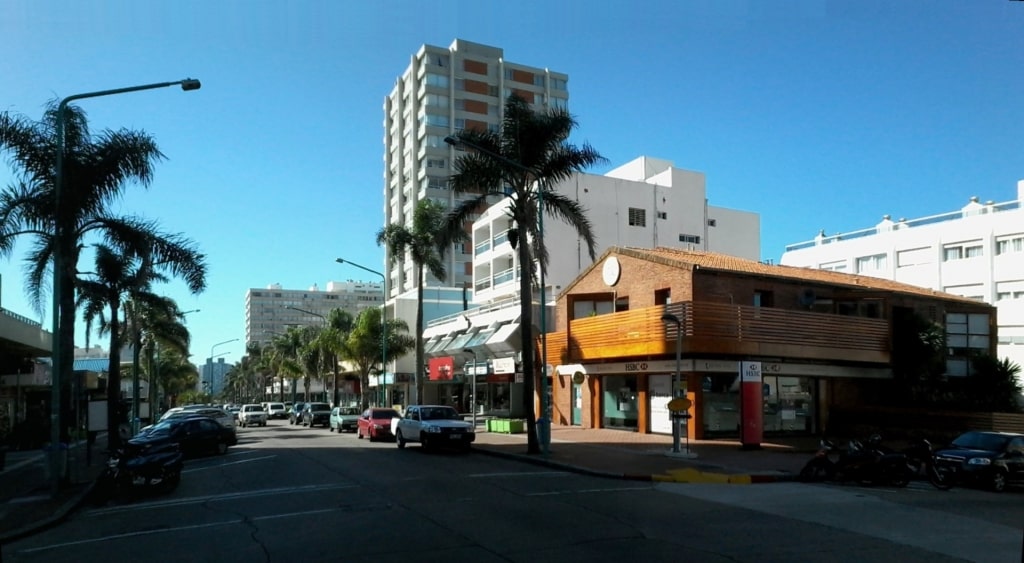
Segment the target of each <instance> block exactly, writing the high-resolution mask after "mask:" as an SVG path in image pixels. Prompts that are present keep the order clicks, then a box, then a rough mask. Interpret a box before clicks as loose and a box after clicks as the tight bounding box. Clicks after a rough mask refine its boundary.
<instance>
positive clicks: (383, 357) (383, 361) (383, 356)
mask: <svg viewBox="0 0 1024 563" xmlns="http://www.w3.org/2000/svg"><path fill="white" fill-rule="evenodd" d="M334 261H335V262H337V263H339V264H348V265H349V266H355V267H356V268H359V269H360V270H364V271H367V272H370V273H371V274H376V275H378V276H380V279H381V280H382V282H383V285H384V287H383V290H384V301H383V302H382V303H381V305H380V376H381V381H380V382H378V383H379V384H380V386H381V389H382V390H383V397H381V398H380V399H379V400H380V406H384V402H385V401H386V400H387V387H386V382H387V380H388V374H387V371H388V370H387V364H388V323H387V315H386V314H385V313H386V312H387V310H388V309H387V302H388V278H387V276H385V275H384V274H382V273H381V272H378V271H377V270H371V269H370V268H367V267H366V266H360V265H359V264H356V263H355V262H353V261H351V260H345V259H344V258H335V259H334ZM420 369H421V368H419V367H414V368H413V370H412V373H413V376H412V384H413V386H415V385H416V382H417V381H418V380H419V377H420V374H419V373H418V372H419V370H420ZM362 392H363V393H365V392H366V390H365V389H364V390H362ZM417 399H419V397H417Z"/></svg>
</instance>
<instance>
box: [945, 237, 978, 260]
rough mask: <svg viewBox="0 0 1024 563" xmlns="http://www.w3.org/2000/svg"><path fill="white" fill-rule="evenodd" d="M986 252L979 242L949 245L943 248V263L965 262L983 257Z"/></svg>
mask: <svg viewBox="0 0 1024 563" xmlns="http://www.w3.org/2000/svg"><path fill="white" fill-rule="evenodd" d="M983 254H984V251H983V250H982V246H981V244H978V242H977V241H972V242H967V243H957V244H947V245H945V246H943V247H942V261H943V262H951V261H953V260H964V259H967V258H977V257H979V256H982V255H983Z"/></svg>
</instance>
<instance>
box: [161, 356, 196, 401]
mask: <svg viewBox="0 0 1024 563" xmlns="http://www.w3.org/2000/svg"><path fill="white" fill-rule="evenodd" d="M154 361H155V363H156V366H157V367H156V370H155V374H156V379H157V380H158V381H159V383H160V387H161V388H163V390H164V398H165V400H166V401H167V406H168V408H170V407H174V406H177V404H178V402H179V399H181V400H183V404H187V403H192V402H196V401H191V400H188V394H190V393H194V390H195V388H196V385H197V384H198V383H199V370H197V369H196V366H195V365H193V364H192V362H189V361H188V355H187V353H186V354H181V353H179V352H177V351H174V350H169V351H167V352H166V353H161V354H160V356H159V357H157V358H156V359H155V360H154Z"/></svg>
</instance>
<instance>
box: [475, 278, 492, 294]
mask: <svg viewBox="0 0 1024 563" xmlns="http://www.w3.org/2000/svg"><path fill="white" fill-rule="evenodd" d="M473 287H474V288H475V289H476V290H477V291H483V290H485V289H488V288H490V287H491V278H490V277H488V278H486V279H482V280H477V282H476V285H474V286H473Z"/></svg>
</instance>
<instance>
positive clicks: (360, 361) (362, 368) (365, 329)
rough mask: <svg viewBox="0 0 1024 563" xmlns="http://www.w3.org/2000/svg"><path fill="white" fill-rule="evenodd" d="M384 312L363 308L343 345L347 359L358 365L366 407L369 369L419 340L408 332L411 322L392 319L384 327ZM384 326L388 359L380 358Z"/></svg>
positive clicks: (405, 349) (405, 350) (407, 350)
mask: <svg viewBox="0 0 1024 563" xmlns="http://www.w3.org/2000/svg"><path fill="white" fill-rule="evenodd" d="M381 314H382V309H379V308H377V307H374V308H372V309H364V310H363V311H361V312H360V313H359V315H358V316H357V317H356V320H355V326H353V327H352V331H351V332H349V335H348V340H347V341H346V342H345V346H344V352H345V359H346V360H349V361H351V362H352V363H353V364H355V366H356V371H357V372H359V391H360V393H361V395H362V397H363V399H362V406H363V408H366V407H368V406H370V396H369V389H370V371H371V370H373V369H374V366H376V365H378V364H379V363H380V362H381V361H382V359H383V361H384V363H385V364H387V362H388V361H390V360H392V359H394V358H397V357H400V356H403V355H405V354H407V353H408V352H409V350H411V349H412V348H413V347H414V346H415V345H416V340H415V339H414V338H413V337H411V336H409V334H408V333H409V325H408V324H406V322H405V321H403V320H402V319H389V320H388V321H387V323H386V326H385V327H381V322H380V316H381ZM382 328H384V329H386V330H387V341H386V342H385V344H386V345H387V357H386V358H381V355H382V352H383V351H382V350H381V336H382V334H381V330H382ZM382 367H383V366H382ZM381 371H383V370H381Z"/></svg>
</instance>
